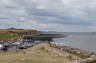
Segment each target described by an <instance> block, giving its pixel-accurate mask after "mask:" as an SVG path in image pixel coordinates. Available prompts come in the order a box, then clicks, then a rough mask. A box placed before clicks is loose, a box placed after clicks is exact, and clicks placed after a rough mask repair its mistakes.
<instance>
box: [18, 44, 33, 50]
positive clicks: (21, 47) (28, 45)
mask: <svg viewBox="0 0 96 63" xmlns="http://www.w3.org/2000/svg"><path fill="white" fill-rule="evenodd" d="M32 46H33V45H32V44H24V45H22V46H19V47H18V48H19V49H27V48H29V47H32Z"/></svg>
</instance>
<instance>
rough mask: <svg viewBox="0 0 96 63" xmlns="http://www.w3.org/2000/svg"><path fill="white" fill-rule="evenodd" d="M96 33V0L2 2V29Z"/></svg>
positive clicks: (0, 4) (0, 1)
mask: <svg viewBox="0 0 96 63" xmlns="http://www.w3.org/2000/svg"><path fill="white" fill-rule="evenodd" d="M10 27H14V28H23V29H36V30H40V31H57V32H96V0H0V28H2V29H3V28H10Z"/></svg>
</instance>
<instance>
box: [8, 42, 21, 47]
mask: <svg viewBox="0 0 96 63" xmlns="http://www.w3.org/2000/svg"><path fill="white" fill-rule="evenodd" d="M21 44H23V42H12V43H9V46H15V45H21Z"/></svg>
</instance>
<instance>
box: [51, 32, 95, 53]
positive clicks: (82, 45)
mask: <svg viewBox="0 0 96 63" xmlns="http://www.w3.org/2000/svg"><path fill="white" fill-rule="evenodd" d="M60 34H62V35H66V36H65V37H62V38H55V39H53V40H54V41H55V42H57V43H64V44H66V45H68V46H71V47H74V48H78V49H82V50H86V51H93V52H96V33H95V32H91V33H89V32H88V33H87V32H86V33H85V32H82V33H81V32H74V33H72V32H65V33H60Z"/></svg>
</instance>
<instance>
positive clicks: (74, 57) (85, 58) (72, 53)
mask: <svg viewBox="0 0 96 63" xmlns="http://www.w3.org/2000/svg"><path fill="white" fill-rule="evenodd" d="M50 43H51V47H53V48H56V49H58V50H59V51H61V52H62V53H64V54H65V53H67V54H65V57H67V58H69V60H70V61H75V62H76V63H94V62H96V54H95V53H94V52H89V51H85V50H81V49H77V48H73V47H71V46H68V45H64V44H62V43H55V42H50ZM71 63H72V62H71Z"/></svg>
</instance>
